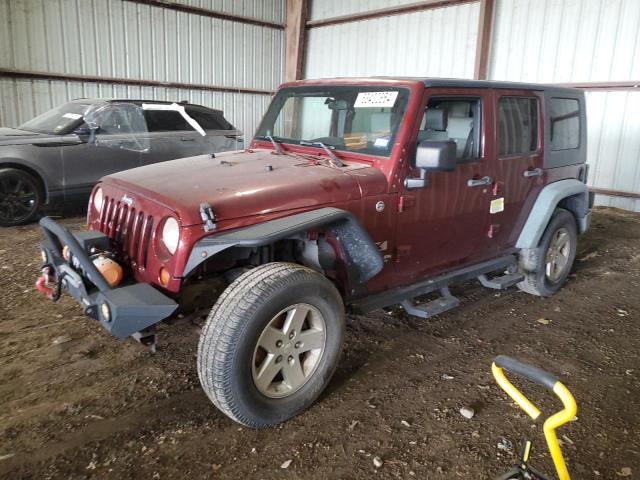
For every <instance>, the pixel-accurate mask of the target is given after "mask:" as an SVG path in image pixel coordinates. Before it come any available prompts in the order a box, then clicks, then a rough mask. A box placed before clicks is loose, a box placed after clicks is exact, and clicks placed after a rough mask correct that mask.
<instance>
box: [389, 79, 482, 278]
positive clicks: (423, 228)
mask: <svg viewBox="0 0 640 480" xmlns="http://www.w3.org/2000/svg"><path fill="white" fill-rule="evenodd" d="M491 102H492V96H491V93H490V91H488V90H486V89H460V90H457V91H456V93H455V94H452V92H451V90H450V89H447V90H446V91H445V90H439V89H432V90H430V91H428V92H427V93H426V95H425V99H424V101H423V108H422V109H421V110H420V112H421V113H420V116H421V117H420V118H419V119H417V120H416V122H415V123H416V129H415V137H414V138H415V140H414V141H413V142H412V144H411V148H409V149H407V151H408V155H409V158H410V159H413V158H415V157H414V156H415V148H416V146H417V145H418V143H420V142H422V141H425V140H427V141H428V140H432V141H454V142H455V144H456V158H457V166H456V169H455V170H454V171H451V172H428V173H426V185H425V186H424V187H419V188H413V189H408V188H407V187H406V186H401V187H400V196H399V210H400V212H399V213H398V234H397V250H396V254H395V261H396V262H397V264H398V268H397V269H396V272H397V275H398V276H401V277H402V278H398V280H401V281H402V283H405V284H409V283H412V282H414V281H417V280H419V279H421V278H424V277H425V276H427V275H432V274H436V273H439V272H441V271H444V270H449V269H453V268H455V267H457V266H461V265H465V264H471V263H475V262H478V261H481V260H483V259H486V258H487V255H488V252H487V242H486V240H485V239H486V235H487V228H488V218H489V208H490V203H491V194H492V183H493V180H492V178H491V174H492V171H493V166H492V162H491V154H492V152H491V149H490V148H489V145H487V142H486V141H485V140H486V135H487V131H488V129H487V126H490V125H492V121H493V111H492V103H491ZM418 175H419V172H418V171H417V170H415V169H412V168H407V171H406V176H405V178H406V177H409V178H411V177H416V176H418Z"/></svg>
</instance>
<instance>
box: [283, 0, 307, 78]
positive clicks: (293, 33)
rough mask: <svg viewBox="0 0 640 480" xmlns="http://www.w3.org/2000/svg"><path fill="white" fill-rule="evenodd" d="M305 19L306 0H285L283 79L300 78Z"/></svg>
mask: <svg viewBox="0 0 640 480" xmlns="http://www.w3.org/2000/svg"><path fill="white" fill-rule="evenodd" d="M306 21H307V0H287V24H286V28H285V30H284V37H285V43H284V45H285V52H284V54H285V59H284V81H285V82H292V81H294V80H300V79H301V78H302V64H303V60H304V35H305V32H304V25H305V23H306Z"/></svg>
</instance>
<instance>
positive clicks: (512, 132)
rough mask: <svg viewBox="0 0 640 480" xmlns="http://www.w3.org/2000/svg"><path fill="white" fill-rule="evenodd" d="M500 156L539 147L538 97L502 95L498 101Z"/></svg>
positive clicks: (526, 151) (533, 149)
mask: <svg viewBox="0 0 640 480" xmlns="http://www.w3.org/2000/svg"><path fill="white" fill-rule="evenodd" d="M498 140H499V142H500V156H501V157H502V156H508V155H517V154H519V153H529V152H535V151H536V150H537V149H538V99H537V98H532V97H502V98H500V100H499V101H498Z"/></svg>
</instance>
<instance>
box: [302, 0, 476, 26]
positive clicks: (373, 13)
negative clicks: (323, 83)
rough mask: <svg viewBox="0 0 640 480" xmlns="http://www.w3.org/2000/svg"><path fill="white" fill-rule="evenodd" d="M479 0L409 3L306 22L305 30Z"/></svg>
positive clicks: (440, 0) (439, 0)
mask: <svg viewBox="0 0 640 480" xmlns="http://www.w3.org/2000/svg"><path fill="white" fill-rule="evenodd" d="M477 1H479V0H430V1H425V2H417V3H410V4H408V5H402V6H398V7H390V8H382V9H380V10H370V11H368V12H363V13H354V14H351V15H343V16H340V17H332V18H324V19H322V20H312V21H309V22H307V28H317V27H328V26H330V25H338V24H340V23H351V22H360V21H362V20H372V19H374V18H380V17H389V16H391V15H404V14H405V13H413V12H420V11H423V10H432V9H434V8H443V7H451V6H453V5H462V4H464V3H475V2H477Z"/></svg>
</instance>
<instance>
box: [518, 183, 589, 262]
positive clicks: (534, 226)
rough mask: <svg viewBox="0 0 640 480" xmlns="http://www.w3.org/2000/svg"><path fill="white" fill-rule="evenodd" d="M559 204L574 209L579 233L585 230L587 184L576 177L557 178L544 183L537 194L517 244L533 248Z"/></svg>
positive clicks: (587, 214) (521, 246)
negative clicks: (558, 179)
mask: <svg viewBox="0 0 640 480" xmlns="http://www.w3.org/2000/svg"><path fill="white" fill-rule="evenodd" d="M558 206H560V207H562V208H566V209H567V210H569V211H570V212H571V213H573V215H574V217H575V218H576V223H577V226H578V233H584V232H585V231H586V230H587V228H588V227H589V216H590V211H589V188H588V187H587V186H586V185H585V184H584V183H582V182H581V181H579V180H576V179H567V180H560V181H558V182H554V183H551V184H549V185H547V186H545V187H544V188H543V189H542V191H541V192H540V194H539V195H538V198H537V199H536V202H535V204H534V205H533V208H532V209H531V212H529V217H528V218H527V221H526V223H525V225H524V228H523V229H522V232H520V236H519V237H518V241H517V242H516V248H519V249H532V248H536V247H537V246H538V243H540V239H541V238H542V234H543V233H544V230H545V228H547V225H548V224H549V220H550V219H551V216H552V215H553V212H554V211H555V209H556V208H557V207H558Z"/></svg>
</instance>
